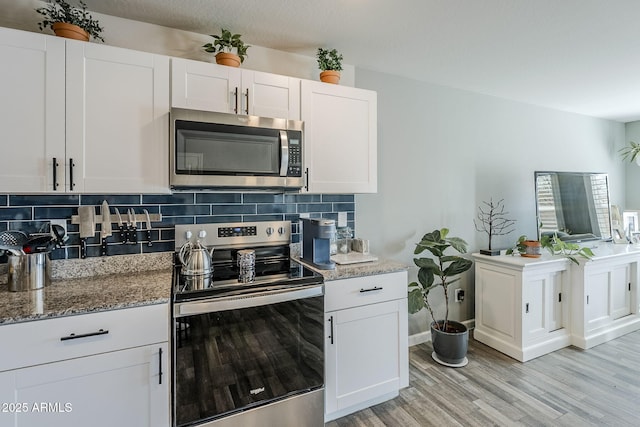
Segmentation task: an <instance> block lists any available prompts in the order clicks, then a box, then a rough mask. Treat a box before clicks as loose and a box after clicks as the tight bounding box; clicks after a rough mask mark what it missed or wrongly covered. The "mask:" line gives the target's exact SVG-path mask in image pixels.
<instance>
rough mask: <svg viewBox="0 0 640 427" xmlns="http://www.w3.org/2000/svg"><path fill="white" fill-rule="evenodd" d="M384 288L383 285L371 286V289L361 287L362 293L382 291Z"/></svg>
mask: <svg viewBox="0 0 640 427" xmlns="http://www.w3.org/2000/svg"><path fill="white" fill-rule="evenodd" d="M381 290H382V286H374V287H373V288H369V289H360V293H361V294H363V293H365V292H373V291H381Z"/></svg>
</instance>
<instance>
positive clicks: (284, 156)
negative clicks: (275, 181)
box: [280, 130, 289, 176]
mask: <svg viewBox="0 0 640 427" xmlns="http://www.w3.org/2000/svg"><path fill="white" fill-rule="evenodd" d="M288 170H289V136H288V135H287V131H286V130H281V131H280V176H287V171H288Z"/></svg>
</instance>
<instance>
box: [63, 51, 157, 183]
mask: <svg viewBox="0 0 640 427" xmlns="http://www.w3.org/2000/svg"><path fill="white" fill-rule="evenodd" d="M66 59H67V62H66V63H67V87H66V88H67V157H68V158H71V159H73V163H74V165H75V166H74V168H73V184H74V187H73V188H71V189H70V190H71V191H77V192H84V193H103V192H116V193H132V192H134V193H137V192H146V193H158V192H165V193H166V192H168V191H169V156H168V154H169V153H168V146H169V142H168V137H169V129H168V128H169V58H168V57H166V56H160V55H156V54H152V53H146V52H137V51H132V50H128V49H121V48H116V47H111V46H104V45H98V44H95V43H86V42H84V43H83V42H77V41H67V58H66ZM69 170H70V169H67V174H68V173H69ZM67 177H68V175H67ZM68 181H69V180H68Z"/></svg>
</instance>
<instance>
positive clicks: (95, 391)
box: [0, 343, 170, 427]
mask: <svg viewBox="0 0 640 427" xmlns="http://www.w3.org/2000/svg"><path fill="white" fill-rule="evenodd" d="M167 355H168V345H167V343H161V344H157V345H148V346H144V347H136V348H132V349H128V350H122V351H115V352H110V353H104V354H99V355H95V356H88V357H82V358H79V359H71V360H66V361H62V362H55V363H48V364H45V365H38V366H33V367H29V368H23V369H16V370H13V371H5V372H3V373H0V397H3V400H2V402H3V403H4V402H6V403H7V404H11V403H13V405H14V406H13V408H18V409H16V410H12V411H9V412H0V425H3V426H4V425H7V426H8V425H11V426H15V427H40V426H45V425H46V426H48V427H58V426H59V427H63V426H93V427H113V426H140V427H144V426H148V427H156V426H168V425H169V385H168V382H169V377H168V374H167V373H168V372H169V371H170V370H169V365H168V357H167ZM0 409H1V408H0Z"/></svg>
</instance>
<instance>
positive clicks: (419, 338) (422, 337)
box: [409, 319, 476, 347]
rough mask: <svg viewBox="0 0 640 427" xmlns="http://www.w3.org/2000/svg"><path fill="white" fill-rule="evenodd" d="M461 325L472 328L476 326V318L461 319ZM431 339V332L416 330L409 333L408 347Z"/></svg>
mask: <svg viewBox="0 0 640 427" xmlns="http://www.w3.org/2000/svg"><path fill="white" fill-rule="evenodd" d="M460 323H462V324H463V325H465V326H466V327H467V329H469V330H472V329H473V328H475V326H476V319H469V320H463V321H462V322H460ZM430 341H431V332H430V331H423V332H418V333H417V334H413V335H409V347H413V346H414V345H418V344H422V343H425V342H430Z"/></svg>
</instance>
